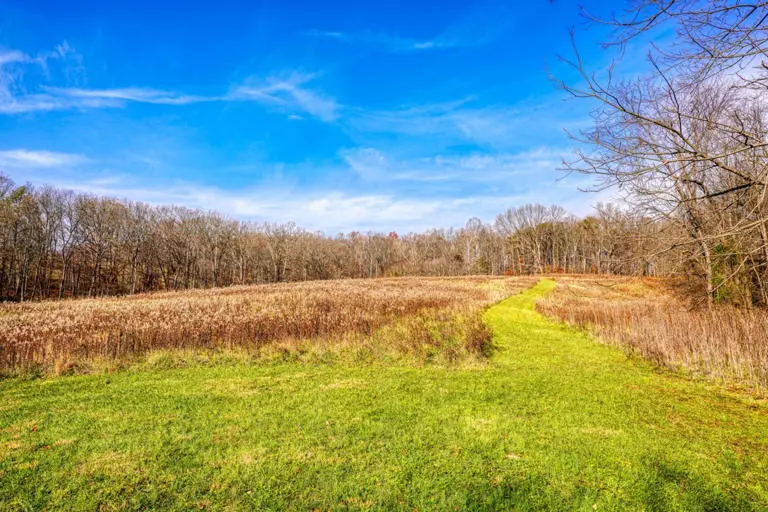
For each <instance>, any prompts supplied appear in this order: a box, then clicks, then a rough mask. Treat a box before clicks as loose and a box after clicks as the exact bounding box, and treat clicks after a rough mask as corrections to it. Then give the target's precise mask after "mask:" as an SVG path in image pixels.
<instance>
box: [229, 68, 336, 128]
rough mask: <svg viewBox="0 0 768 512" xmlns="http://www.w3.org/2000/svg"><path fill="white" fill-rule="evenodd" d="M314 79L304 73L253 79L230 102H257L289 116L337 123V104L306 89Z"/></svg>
mask: <svg viewBox="0 0 768 512" xmlns="http://www.w3.org/2000/svg"><path fill="white" fill-rule="evenodd" d="M314 78H315V75H310V74H301V73H291V74H289V75H287V76H279V75H273V76H270V77H267V78H266V79H265V80H261V81H259V80H256V79H253V78H252V79H250V80H249V81H248V83H246V84H244V85H239V86H237V87H235V88H234V89H233V90H232V91H231V92H230V93H229V94H228V95H227V99H230V100H243V101H256V102H260V103H263V104H266V105H270V106H274V107H278V108H283V109H285V110H287V111H289V112H297V111H298V112H305V113H307V114H309V115H311V116H313V117H316V118H318V119H320V120H322V121H326V122H332V121H335V120H336V119H337V118H338V116H339V109H340V106H339V104H338V103H337V102H336V100H335V99H334V98H332V97H329V96H326V95H324V94H322V93H319V92H316V91H313V90H311V89H309V88H307V87H305V85H306V84H307V83H308V82H310V81H311V80H313V79H314ZM294 115H295V114H294Z"/></svg>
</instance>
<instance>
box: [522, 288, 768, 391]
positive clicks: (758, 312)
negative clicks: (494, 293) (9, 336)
mask: <svg viewBox="0 0 768 512" xmlns="http://www.w3.org/2000/svg"><path fill="white" fill-rule="evenodd" d="M673 284H674V283H671V282H670V281H664V280H658V279H639V278H627V277H596V276H592V277H588V276H583V277H580V276H572V277H558V278H557V290H556V291H555V293H553V294H552V295H550V296H548V297H546V298H544V299H543V300H541V301H539V302H538V303H537V309H538V311H540V312H541V313H543V314H546V315H549V316H553V317H555V318H558V319H560V320H563V321H566V322H568V323H570V324H572V325H576V326H578V327H582V328H586V329H588V330H590V331H591V332H593V333H594V334H596V335H597V336H598V337H599V338H601V339H603V340H606V341H608V342H611V343H616V344H618V345H621V346H623V347H625V348H628V349H629V350H630V351H632V352H636V353H638V354H639V355H641V356H642V357H645V358H647V359H650V360H651V361H653V362H655V363H657V364H659V365H662V366H667V367H672V368H684V369H688V370H691V371H692V372H694V373H696V374H701V375H705V376H708V377H712V378H715V379H719V380H724V381H726V382H730V383H734V382H735V383H739V384H744V385H747V386H749V387H752V388H756V389H762V390H765V389H766V388H768V311H766V310H762V309H742V308H736V307H732V306H716V307H714V308H712V309H703V308H701V307H694V306H692V305H691V304H690V303H689V302H688V301H685V300H682V299H681V298H679V296H678V295H677V294H676V293H675V291H674V286H672V285H673Z"/></svg>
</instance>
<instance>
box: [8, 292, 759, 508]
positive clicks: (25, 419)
mask: <svg viewBox="0 0 768 512" xmlns="http://www.w3.org/2000/svg"><path fill="white" fill-rule="evenodd" d="M553 286H554V284H553V283H552V282H551V281H542V282H541V283H540V284H539V285H537V286H536V287H535V288H533V289H531V290H529V291H527V292H524V293H523V294H521V295H517V296H514V297H511V298H509V299H507V300H505V301H504V302H502V303H500V304H498V305H496V306H494V307H493V308H491V309H490V310H489V311H488V313H487V320H488V322H489V323H490V324H491V326H492V327H493V329H494V331H495V333H496V336H497V344H498V345H499V350H498V351H497V352H496V353H495V355H494V356H493V361H492V363H491V364H490V365H489V366H488V367H485V368H464V369H451V368H442V367H434V366H433V367H423V368H416V367H385V366H366V367H352V366H348V365H342V364H335V365H333V364H328V365H322V364H321V365H309V364H301V363H281V364H272V365H265V364H261V365H258V364H252V365H248V364H243V363H239V364H232V365H228V366H227V365H215V366H212V367H205V366H199V365H198V366H193V367H188V368H183V369H169V370H152V371H150V370H147V371H124V372H121V373H117V374H113V375H92V376H76V377H63V378H54V379H45V380H42V379H40V380H27V381H24V380H19V379H13V380H5V381H0V509H3V510H42V509H61V510H97V509H106V510H110V509H143V510H149V509H175V510H191V509H198V508H199V509H211V510H312V509H319V510H347V509H353V510H358V509H374V510H414V509H418V510H422V511H426V510H436V509H438V510H546V509H549V510H593V509H597V510H622V511H624V510H664V511H666V510H712V511H715V510H718V511H719V510H768V404H766V403H765V401H758V400H754V399H750V398H748V397H746V396H738V395H733V394H727V393H725V392H724V391H722V390H719V389H718V388H715V387H713V386H711V385H709V384H706V383H703V382H700V381H692V380H688V379H685V378H682V377H678V376H674V375H670V374H665V373H660V372H657V371H654V370H653V369H652V368H651V367H650V366H649V365H647V364H645V363H642V362H639V361H634V360H628V359H627V357H626V356H625V355H624V353H623V352H622V351H620V350H618V349H615V348H611V347H608V346H604V345H601V344H599V343H597V342H595V341H594V340H592V339H590V338H589V337H588V336H587V335H584V334H581V333H579V332H576V331H574V330H572V329H569V328H567V327H564V326H562V325H560V324H557V323H555V322H552V321H549V320H547V319H545V318H543V317H542V316H541V315H539V314H538V313H536V312H534V311H533V304H534V301H535V300H536V298H537V297H539V296H541V295H542V294H544V293H546V292H547V291H549V290H551V288H552V287H553Z"/></svg>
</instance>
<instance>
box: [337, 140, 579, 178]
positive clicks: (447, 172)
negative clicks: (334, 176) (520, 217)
mask: <svg viewBox="0 0 768 512" xmlns="http://www.w3.org/2000/svg"><path fill="white" fill-rule="evenodd" d="M569 152H570V150H569V149H568V148H550V147H539V148H535V149H531V150H527V151H521V152H517V153H498V152H491V153H479V152H476V153H469V154H462V155H454V154H448V155H444V154H437V155H434V156H431V157H422V158H410V159H398V158H397V157H394V156H392V155H387V154H385V153H384V152H382V151H381V150H379V149H375V148H370V147H361V148H354V149H345V150H342V151H341V152H340V153H339V155H340V156H341V157H342V159H343V160H344V162H345V163H346V164H347V165H348V166H349V168H350V169H352V170H353V171H355V172H356V173H357V174H358V175H359V176H360V177H361V178H363V179H365V180H369V181H413V182H438V181H440V182H455V183H477V182H480V183H488V184H491V183H498V182H508V181H509V180H511V179H513V178H514V179H515V180H516V181H517V182H519V181H520V180H521V179H524V180H525V182H526V183H531V182H535V181H536V180H541V179H547V178H548V177H552V176H556V175H557V169H558V168H559V167H560V165H561V161H562V157H563V156H565V155H567V154H568V153H569Z"/></svg>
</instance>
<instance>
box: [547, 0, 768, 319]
mask: <svg viewBox="0 0 768 512" xmlns="http://www.w3.org/2000/svg"><path fill="white" fill-rule="evenodd" d="M627 4H628V10H626V11H624V12H623V13H622V14H620V15H618V16H617V17H615V18H612V19H595V18H592V19H593V20H594V21H596V22H598V23H602V24H605V25H608V26H610V27H612V28H613V36H612V39H611V40H610V41H608V42H607V47H611V46H614V47H621V46H624V45H626V44H630V43H631V44H640V43H641V41H642V40H643V39H644V40H646V41H648V40H649V39H650V40H655V41H657V43H656V44H655V45H653V46H650V45H649V46H648V51H649V53H648V61H649V72H648V73H646V74H645V75H644V76H642V77H639V78H633V79H627V77H620V76H619V73H620V72H621V70H622V63H621V62H617V63H616V64H615V66H609V67H608V68H607V69H608V71H607V72H599V73H596V74H595V73H593V72H592V70H589V69H587V67H586V65H585V64H584V62H583V60H582V59H581V58H580V56H579V55H578V51H576V52H575V57H574V58H572V59H570V60H568V61H566V62H568V63H569V64H571V66H572V67H573V69H574V70H575V71H577V75H578V76H579V77H580V78H579V79H577V80H574V81H573V83H562V84H561V85H562V87H563V89H565V90H566V91H567V92H569V93H571V94H572V95H573V96H575V97H576V98H583V99H585V100H586V101H590V102H591V103H592V104H593V105H595V106H596V108H595V109H594V110H593V118H594V127H593V128H592V129H590V130H586V131H584V132H582V133H581V134H579V135H577V136H575V138H576V139H578V140H580V141H581V142H583V143H584V145H583V147H584V148H585V149H584V150H583V151H582V152H581V153H580V154H579V157H578V158H577V159H576V160H575V161H572V162H568V163H567V164H566V167H567V169H568V170H570V171H575V172H580V173H585V174H589V175H592V176H595V177H596V178H597V181H598V186H599V187H618V189H619V190H621V191H623V192H624V193H625V196H626V200H627V202H628V204H629V205H630V206H631V208H632V210H633V211H635V212H637V214H638V215H641V216H645V217H648V218H652V219H656V220H657V221H658V222H660V223H664V224H665V225H669V226H675V227H676V229H671V230H669V231H668V232H666V233H665V236H664V238H663V241H664V242H665V246H666V247H667V248H668V249H673V248H681V247H685V248H686V250H687V251H688V253H689V255H690V262H691V264H692V266H693V268H692V270H691V271H692V272H693V273H695V274H697V275H700V276H701V281H702V283H703V285H704V286H705V288H706V295H705V297H706V298H707V302H709V303H710V304H712V303H715V302H737V303H741V304H752V303H757V304H761V305H768V2H743V1H741V0H638V1H634V2H631V3H630V2H628V3H627ZM587 16H588V17H590V16H589V15H587ZM668 29H671V30H668ZM669 36H671V40H669V39H668V38H669Z"/></svg>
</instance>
